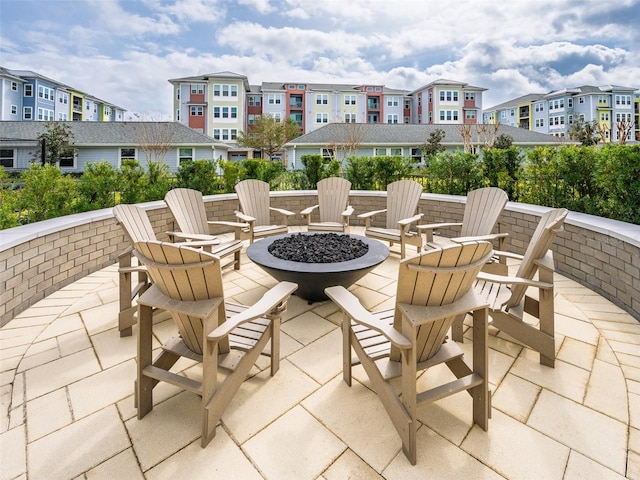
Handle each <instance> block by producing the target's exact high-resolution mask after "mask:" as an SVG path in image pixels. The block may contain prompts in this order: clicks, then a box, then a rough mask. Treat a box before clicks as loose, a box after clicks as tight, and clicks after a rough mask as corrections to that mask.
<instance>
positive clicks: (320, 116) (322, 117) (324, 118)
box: [316, 113, 329, 123]
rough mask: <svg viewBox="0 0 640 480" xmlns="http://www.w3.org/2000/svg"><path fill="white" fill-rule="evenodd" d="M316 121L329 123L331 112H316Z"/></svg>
mask: <svg viewBox="0 0 640 480" xmlns="http://www.w3.org/2000/svg"><path fill="white" fill-rule="evenodd" d="M316 123H329V114H328V113H316Z"/></svg>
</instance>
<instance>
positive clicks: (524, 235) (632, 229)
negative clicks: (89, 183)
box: [0, 191, 640, 326]
mask: <svg viewBox="0 0 640 480" xmlns="http://www.w3.org/2000/svg"><path fill="white" fill-rule="evenodd" d="M385 197H386V193H385V192H374V191H352V192H351V202H352V205H353V207H354V209H355V215H354V217H353V219H352V224H353V225H361V224H362V223H361V222H360V221H359V220H358V219H357V218H356V215H357V214H358V213H364V212H367V211H370V210H378V209H382V208H385ZM205 202H206V206H207V212H208V215H209V218H216V219H219V220H230V221H232V220H235V216H234V211H235V210H236V209H237V208H238V200H237V197H236V195H235V194H225V195H212V196H207V197H205ZM315 202H316V193H315V191H289V192H273V193H272V206H275V207H280V208H286V209H289V210H291V211H294V212H299V211H301V210H302V209H304V208H306V207H308V206H310V205H313V204H315ZM464 202H465V197H458V196H450V195H435V194H423V196H422V199H421V201H420V210H421V211H422V212H423V213H424V214H425V217H424V222H428V223H436V222H445V221H461V220H462V213H463V209H464ZM140 206H141V207H143V208H145V209H146V210H147V212H148V213H149V217H150V220H151V223H152V225H153V226H154V229H155V231H156V234H157V235H158V238H159V239H161V240H164V239H167V237H166V234H165V233H164V232H166V231H170V230H174V225H173V217H172V215H171V213H170V212H169V210H168V208H167V207H166V206H165V204H164V202H162V201H159V202H151V203H146V204H141V205H140ZM546 210H547V208H546V207H539V206H535V205H526V204H518V203H509V204H507V207H506V209H505V211H504V212H503V214H502V216H501V219H500V228H501V230H502V231H505V232H509V234H510V237H509V245H510V249H511V250H512V251H515V252H517V253H523V252H524V249H525V248H526V246H527V244H528V242H529V237H530V235H531V233H532V232H533V229H535V227H536V225H537V221H538V217H539V216H540V215H541V214H542V213H543V212H545V211H546ZM383 218H384V217H380V219H379V220H378V221H379V222H382V221H383ZM291 224H293V225H302V224H303V219H302V217H300V216H299V215H296V217H295V218H294V219H293V220H292V221H291ZM216 233H222V230H221V231H220V232H216ZM444 233H449V234H451V235H453V234H455V232H453V231H452V232H444ZM127 245H128V242H127V240H126V238H125V236H124V234H123V233H122V231H121V229H120V227H119V226H118V225H117V224H116V222H115V219H114V218H113V214H112V212H111V209H105V210H98V211H94V212H87V213H81V214H77V215H69V216H67V217H62V218H57V219H52V220H47V221H44V222H38V223H34V224H31V225H25V226H22V227H16V228H11V229H7V230H2V231H0V326H1V325H5V324H6V323H7V322H9V321H10V320H11V319H12V318H13V317H14V316H16V315H17V314H18V313H20V312H22V311H23V310H25V309H26V308H28V307H29V306H31V305H33V304H34V303H35V302H37V301H38V300H41V299H42V298H44V297H46V296H47V295H49V294H51V293H52V292H54V291H56V290H58V289H59V288H61V287H62V286H64V285H68V284H70V283H72V282H75V281H76V280H78V279H79V278H81V277H83V276H85V275H87V274H89V273H92V272H95V271H97V270H100V269H102V268H104V267H106V266H109V265H112V264H113V263H114V262H115V261H116V258H117V256H118V254H119V252H121V251H122V250H124V249H125V248H126V247H127ZM553 249H554V255H555V260H556V265H557V270H558V271H559V272H560V273H561V274H562V275H565V276H567V277H569V278H571V279H574V280H576V281H578V282H579V283H581V284H583V285H585V286H587V287H589V288H591V289H593V290H594V291H596V292H597V293H599V294H601V295H602V296H604V297H605V298H607V299H609V300H611V301H612V302H613V303H615V304H616V305H618V306H620V307H622V308H624V309H625V310H626V311H628V312H629V313H630V314H631V315H633V316H634V317H635V318H636V319H638V320H640V226H638V225H632V224H628V223H623V222H617V221H614V220H607V219H603V218H600V217H594V216H591V215H585V214H580V213H573V212H572V213H570V214H569V217H568V219H567V221H566V222H565V231H564V232H562V233H561V234H560V235H559V236H558V237H557V239H556V241H555V244H554V247H553Z"/></svg>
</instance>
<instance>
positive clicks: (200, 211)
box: [164, 188, 209, 235]
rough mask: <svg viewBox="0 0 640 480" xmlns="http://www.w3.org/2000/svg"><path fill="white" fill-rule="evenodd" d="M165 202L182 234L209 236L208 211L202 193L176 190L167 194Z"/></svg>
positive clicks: (191, 190)
mask: <svg viewBox="0 0 640 480" xmlns="http://www.w3.org/2000/svg"><path fill="white" fill-rule="evenodd" d="M164 201H165V203H166V204H167V206H168V207H169V210H171V213H172V214H173V217H174V218H175V219H176V222H177V224H178V228H179V229H180V231H181V232H184V233H197V234H200V235H208V234H209V224H208V223H207V211H206V209H205V207H204V199H203V197H202V193H201V192H200V191H198V190H193V189H191V188H175V189H173V190H169V191H168V192H167V194H166V195H165V197H164Z"/></svg>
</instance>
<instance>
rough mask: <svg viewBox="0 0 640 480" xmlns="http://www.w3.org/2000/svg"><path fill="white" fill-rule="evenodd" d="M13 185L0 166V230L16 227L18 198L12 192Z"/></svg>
mask: <svg viewBox="0 0 640 480" xmlns="http://www.w3.org/2000/svg"><path fill="white" fill-rule="evenodd" d="M13 187H14V186H13V183H11V182H9V175H8V174H7V172H5V171H4V167H2V166H0V230H4V229H5V228H11V227H17V226H18V225H19V223H18V215H17V213H16V209H17V208H18V202H17V200H18V197H17V195H16V194H15V193H14V192H13Z"/></svg>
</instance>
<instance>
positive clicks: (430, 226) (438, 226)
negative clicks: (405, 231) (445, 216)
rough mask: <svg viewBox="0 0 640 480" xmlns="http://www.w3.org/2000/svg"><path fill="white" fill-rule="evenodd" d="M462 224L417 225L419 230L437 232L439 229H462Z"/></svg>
mask: <svg viewBox="0 0 640 480" xmlns="http://www.w3.org/2000/svg"><path fill="white" fill-rule="evenodd" d="M461 226H462V222H445V223H428V224H424V225H417V226H416V228H417V229H418V230H437V229H438V228H445V227H461Z"/></svg>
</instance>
